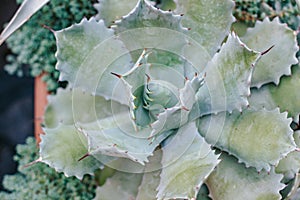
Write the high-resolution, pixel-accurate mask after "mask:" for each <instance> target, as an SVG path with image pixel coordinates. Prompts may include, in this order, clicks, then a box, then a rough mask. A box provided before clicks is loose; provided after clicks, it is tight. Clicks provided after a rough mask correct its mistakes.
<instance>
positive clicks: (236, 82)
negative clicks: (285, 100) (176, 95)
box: [191, 33, 261, 119]
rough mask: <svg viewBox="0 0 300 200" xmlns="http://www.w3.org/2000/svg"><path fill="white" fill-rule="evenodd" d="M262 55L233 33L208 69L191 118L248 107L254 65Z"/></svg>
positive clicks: (205, 71) (205, 70)
mask: <svg viewBox="0 0 300 200" xmlns="http://www.w3.org/2000/svg"><path fill="white" fill-rule="evenodd" d="M260 57H261V53H258V52H255V51H253V50H250V49H248V48H247V47H246V46H245V45H244V44H243V43H242V42H241V41H240V40H239V38H238V37H237V36H236V35H235V34H234V33H232V34H230V35H229V36H228V38H227V41H226V43H225V44H224V45H223V46H222V48H221V51H220V52H219V53H217V54H216V55H215V56H214V57H213V59H212V60H211V61H210V62H209V63H208V65H207V67H206V68H205V69H204V73H205V74H206V78H205V80H204V81H205V83H204V85H203V86H202V87H201V88H200V89H199V92H198V93H197V99H196V101H197V103H196V104H195V105H194V108H193V109H192V113H191V118H193V119H196V118H198V117H199V116H202V115H206V114H210V113H217V112H221V111H229V112H232V110H240V111H241V110H242V108H243V107H246V106H247V105H248V100H247V97H248V96H249V95H250V82H251V76H252V72H253V68H254V65H255V64H256V62H257V61H258V59H259V58H260Z"/></svg>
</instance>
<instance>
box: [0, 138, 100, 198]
mask: <svg viewBox="0 0 300 200" xmlns="http://www.w3.org/2000/svg"><path fill="white" fill-rule="evenodd" d="M16 151H17V154H16V155H15V156H14V160H15V161H17V162H18V164H19V167H18V173H16V174H14V175H6V176H5V177H4V181H3V185H4V187H5V189H6V190H7V192H5V191H1V192H0V199H7V200H10V199H34V200H35V199H85V200H88V199H92V198H93V197H95V194H96V187H97V186H96V182H95V181H94V178H93V177H92V176H89V175H86V176H84V178H83V180H78V179H77V178H76V177H69V178H67V177H65V176H64V174H63V173H57V172H56V171H55V170H54V169H52V168H50V167H49V166H47V165H46V164H44V163H38V164H36V165H33V166H30V167H25V166H26V165H27V164H28V163H29V162H32V161H34V160H35V159H37V157H38V156H39V150H38V148H37V146H36V140H35V139H34V138H32V137H29V138H27V139H26V143H25V144H20V145H17V148H16Z"/></svg>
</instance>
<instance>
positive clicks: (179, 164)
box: [157, 122, 218, 199]
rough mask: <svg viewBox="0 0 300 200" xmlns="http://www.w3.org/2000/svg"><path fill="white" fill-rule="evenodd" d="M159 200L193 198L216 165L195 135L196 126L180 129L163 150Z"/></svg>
mask: <svg viewBox="0 0 300 200" xmlns="http://www.w3.org/2000/svg"><path fill="white" fill-rule="evenodd" d="M162 151H163V158H162V166H163V168H162V172H161V175H160V177H161V180H160V184H159V186H158V188H157V189H158V194H157V198H158V199H176V198H184V199H186V198H188V199H191V198H195V199H196V196H197V193H198V191H199V189H200V187H201V185H202V183H203V181H204V180H205V179H206V178H207V177H208V175H209V174H210V173H211V172H212V170H213V169H214V167H215V166H216V165H217V164H218V156H217V155H215V154H214V151H213V150H211V148H210V145H208V144H207V143H206V142H205V141H204V139H203V138H202V137H201V136H200V135H199V134H198V131H197V128H196V126H195V122H191V123H189V124H187V125H185V126H183V127H181V128H180V129H179V130H178V132H177V134H176V135H175V136H174V137H173V138H172V139H170V140H169V142H168V143H167V144H166V145H165V146H164V147H163V148H162Z"/></svg>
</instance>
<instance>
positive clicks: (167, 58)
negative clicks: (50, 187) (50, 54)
mask: <svg viewBox="0 0 300 200" xmlns="http://www.w3.org/2000/svg"><path fill="white" fill-rule="evenodd" d="M162 2H165V4H164V3H162ZM159 5H163V6H162V8H161V9H160V8H158V7H154V6H153V4H151V3H150V2H149V1H147V0H124V1H118V2H115V1H111V0H100V1H99V4H97V5H96V6H95V7H96V9H97V10H98V14H97V15H96V17H92V18H90V19H86V18H84V19H83V20H82V21H81V22H80V23H78V24H75V25H73V26H71V27H69V28H66V29H62V30H58V31H54V35H55V38H56V42H57V52H56V58H57V65H56V68H57V70H58V71H59V72H60V76H59V80H60V81H67V82H68V87H67V88H66V89H58V91H57V94H56V95H55V96H49V98H48V102H49V104H48V107H47V109H46V113H45V121H44V131H45V135H42V136H41V139H42V141H41V143H40V156H39V158H38V159H37V160H36V162H43V163H46V164H48V165H49V166H51V167H53V168H55V169H56V171H58V172H63V173H64V174H65V175H66V176H76V177H77V178H79V179H81V178H82V177H83V176H84V175H85V174H94V171H95V170H98V169H102V170H105V169H107V167H109V168H112V169H115V170H116V172H115V173H114V174H113V176H112V177H110V178H107V180H106V182H105V183H104V184H103V185H101V186H99V187H98V188H97V194H96V197H95V199H101V200H103V199H142V200H146V199H197V198H198V199H204V198H209V197H210V198H212V199H216V200H219V199H220V200H227V199H228V200H231V199H237V198H238V199H251V200H252V199H272V200H273V199H285V198H287V199H299V195H300V190H299V189H298V185H299V175H298V171H299V169H300V159H299V158H300V157H299V156H300V152H299V145H300V142H299V136H300V135H299V134H300V132H299V130H297V129H298V128H297V127H298V125H299V114H300V103H299V99H300V94H299V92H298V91H297V88H298V87H299V84H300V69H299V65H298V59H297V58H296V53H297V51H298V44H297V41H296V33H295V31H293V30H292V29H290V28H288V26H287V25H285V24H282V23H281V22H280V20H279V18H278V17H275V18H273V19H270V18H269V17H265V18H264V19H263V20H262V21H257V22H256V23H255V26H254V27H252V28H249V29H247V31H246V33H245V34H243V36H241V37H239V36H238V35H237V34H238V33H235V32H231V31H230V28H231V25H232V23H233V22H234V17H233V14H232V13H233V8H234V2H233V1H231V0H222V1H219V0H200V1H199V0H188V1H187V0H176V1H174V2H172V1H161V2H160V4H159ZM174 7H175V9H174V10H173V11H172V9H173V8H174ZM169 9H171V10H169ZM110 11H111V12H110ZM127 13H128V14H127ZM292 66H293V67H292ZM291 126H292V127H294V129H292V128H291Z"/></svg>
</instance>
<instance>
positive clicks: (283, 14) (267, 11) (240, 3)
mask: <svg viewBox="0 0 300 200" xmlns="http://www.w3.org/2000/svg"><path fill="white" fill-rule="evenodd" d="M235 3H236V6H235V11H234V16H235V17H236V19H237V21H240V22H244V23H246V24H247V25H248V26H254V24H255V21H256V20H263V19H264V18H265V17H269V18H270V19H273V18H275V17H279V19H280V21H281V22H283V23H287V24H288V26H289V27H290V28H292V29H293V30H298V28H299V19H300V18H299V9H298V7H297V3H296V1H295V0H235Z"/></svg>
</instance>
